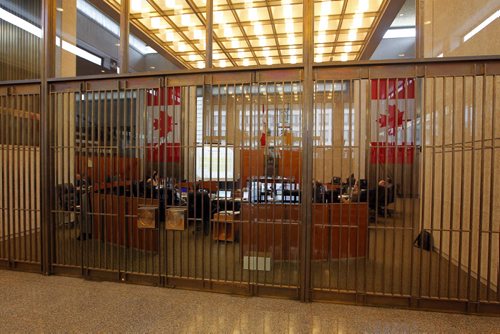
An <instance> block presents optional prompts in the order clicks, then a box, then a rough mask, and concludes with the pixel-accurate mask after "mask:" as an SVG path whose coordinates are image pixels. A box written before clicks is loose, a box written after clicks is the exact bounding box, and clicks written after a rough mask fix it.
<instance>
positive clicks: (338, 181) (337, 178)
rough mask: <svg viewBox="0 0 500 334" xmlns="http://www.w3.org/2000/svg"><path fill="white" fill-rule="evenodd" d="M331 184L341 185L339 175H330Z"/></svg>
mask: <svg viewBox="0 0 500 334" xmlns="http://www.w3.org/2000/svg"><path fill="white" fill-rule="evenodd" d="M332 184H333V185H336V186H341V185H342V178H341V177H340V176H334V177H332Z"/></svg>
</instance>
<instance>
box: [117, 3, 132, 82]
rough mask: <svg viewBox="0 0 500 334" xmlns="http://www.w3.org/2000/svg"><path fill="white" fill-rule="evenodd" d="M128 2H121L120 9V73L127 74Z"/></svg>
mask: <svg viewBox="0 0 500 334" xmlns="http://www.w3.org/2000/svg"><path fill="white" fill-rule="evenodd" d="M129 21H130V1H129V0H122V2H121V7H120V58H119V64H120V73H128V56H129V54H128V50H129V34H130V23H129Z"/></svg>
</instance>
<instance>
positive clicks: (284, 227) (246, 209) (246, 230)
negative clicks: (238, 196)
mask: <svg viewBox="0 0 500 334" xmlns="http://www.w3.org/2000/svg"><path fill="white" fill-rule="evenodd" d="M241 225H242V227H241V228H242V233H241V238H242V240H241V249H242V255H244V256H248V255H251V254H256V253H262V254H264V256H266V257H271V258H272V259H273V260H298V258H299V244H300V234H299V226H300V206H299V205H297V204H291V205H286V204H264V203H262V204H261V203H242V204H241Z"/></svg>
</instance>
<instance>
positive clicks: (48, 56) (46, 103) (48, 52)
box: [40, 0, 56, 275]
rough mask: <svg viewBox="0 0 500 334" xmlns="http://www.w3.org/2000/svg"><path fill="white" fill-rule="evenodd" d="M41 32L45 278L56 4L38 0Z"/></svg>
mask: <svg viewBox="0 0 500 334" xmlns="http://www.w3.org/2000/svg"><path fill="white" fill-rule="evenodd" d="M42 33H43V38H42V39H41V45H43V47H42V46H41V47H40V51H41V52H40V59H42V61H41V62H40V64H41V68H40V74H41V75H40V77H41V91H40V96H41V103H40V105H41V115H40V121H41V124H40V128H41V146H40V151H41V155H40V162H41V169H40V170H41V175H42V177H41V185H42V186H41V194H40V198H41V201H42V204H41V210H42V212H41V217H42V219H41V226H42V233H41V238H42V240H43V243H42V245H43V246H42V267H41V269H42V272H43V273H44V274H46V275H48V274H49V273H50V272H51V271H52V252H51V243H52V234H51V233H52V226H51V225H52V224H51V212H50V210H51V208H52V203H51V200H50V196H51V186H52V183H51V181H50V179H51V178H50V171H51V170H52V168H51V167H52V165H51V163H52V161H51V154H50V153H51V152H50V136H51V134H52V130H51V127H50V99H49V84H48V82H47V79H48V78H50V77H53V76H54V74H55V69H54V66H55V65H54V64H55V46H56V43H55V39H56V1H55V0H43V1H42Z"/></svg>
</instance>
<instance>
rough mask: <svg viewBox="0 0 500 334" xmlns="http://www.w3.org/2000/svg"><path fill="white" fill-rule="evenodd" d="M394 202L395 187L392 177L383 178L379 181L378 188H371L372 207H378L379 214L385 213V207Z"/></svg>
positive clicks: (373, 208)
mask: <svg viewBox="0 0 500 334" xmlns="http://www.w3.org/2000/svg"><path fill="white" fill-rule="evenodd" d="M393 202H394V187H393V184H392V179H391V178H387V179H381V180H380V181H379V182H378V186H377V189H376V190H375V189H371V190H370V202H369V205H370V209H372V210H375V209H377V210H378V212H379V214H382V215H384V213H385V207H386V206H387V205H388V204H390V203H393Z"/></svg>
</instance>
